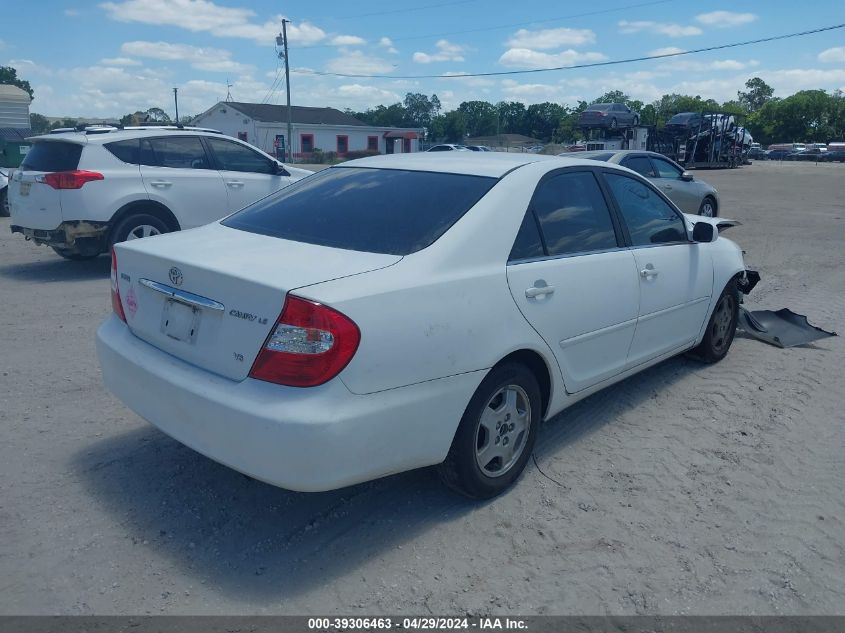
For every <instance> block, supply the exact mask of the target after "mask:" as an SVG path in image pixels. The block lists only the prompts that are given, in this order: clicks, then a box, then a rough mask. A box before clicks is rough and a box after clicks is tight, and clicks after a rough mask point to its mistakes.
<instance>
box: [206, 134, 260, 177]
mask: <svg viewBox="0 0 845 633" xmlns="http://www.w3.org/2000/svg"><path fill="white" fill-rule="evenodd" d="M206 140H207V141H208V144H209V145H210V146H211V151H213V152H214V156H215V158H217V162H218V164H219V165H220V169H222V170H224V171H246V172H252V173H256V174H272V173H274V171H275V169H274V165H273V163H272V162H271V161H270V160H269V159H267V158H265V157H264V156H262V155H261V154H259V153H258V152H255V151H253V150H251V149H249V148H248V147H244V146H243V145H241V144H239V143H235V142H234V141H227V140H226V139H222V138H206Z"/></svg>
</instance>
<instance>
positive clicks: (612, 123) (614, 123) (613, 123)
mask: <svg viewBox="0 0 845 633" xmlns="http://www.w3.org/2000/svg"><path fill="white" fill-rule="evenodd" d="M618 126H619V123H618V122H617V121H616V117H613V118H612V119H610V129H611V130H615V129H616V128H617V127H618Z"/></svg>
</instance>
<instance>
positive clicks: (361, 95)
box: [337, 84, 402, 104]
mask: <svg viewBox="0 0 845 633" xmlns="http://www.w3.org/2000/svg"><path fill="white" fill-rule="evenodd" d="M337 94H339V95H340V96H341V97H344V98H345V99H354V100H361V99H364V100H366V101H367V102H369V103H372V104H378V103H396V102H397V101H401V100H402V98H401V97H400V96H399V95H398V94H396V93H395V92H390V91H389V90H382V89H381V88H374V87H373V86H363V85H361V84H346V85H343V86H339V87H338V88H337Z"/></svg>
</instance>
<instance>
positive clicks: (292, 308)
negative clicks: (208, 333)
mask: <svg viewBox="0 0 845 633" xmlns="http://www.w3.org/2000/svg"><path fill="white" fill-rule="evenodd" d="M360 341H361V332H360V330H358V326H357V325H355V323H354V322H353V321H352V320H351V319H349V318H348V317H347V316H345V315H343V314H341V313H340V312H338V311H337V310H332V309H331V308H329V307H327V306H324V305H322V304H320V303H317V302H315V301H308V300H307V299H302V298H300V297H295V296H292V295H288V298H287V300H286V301H285V307H284V308H283V309H282V314H281V316H280V317H279V319H278V321H277V322H276V325H275V327H274V328H273V331H272V332H270V336H268V337H267V340H266V341H265V342H264V347H263V348H261V352H259V354H258V357H257V358H256V359H255V363H253V365H252V369H251V370H250V372H249V375H250V377H252V378H257V379H258V380H266V381H267V382H274V383H276V384H279V385H288V386H290V387H316V386H317V385H322V384H323V383H325V382H328V381H329V380H331V379H332V378H334V377H335V376H337V375H338V374H339V373H340V372H341V370H342V369H343V368H344V367H346V365H348V364H349V361H350V360H352V357H353V356H354V355H355V351H356V350H357V349H358V343H359V342H360Z"/></svg>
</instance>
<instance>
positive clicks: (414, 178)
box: [223, 167, 497, 255]
mask: <svg viewBox="0 0 845 633" xmlns="http://www.w3.org/2000/svg"><path fill="white" fill-rule="evenodd" d="M496 182H497V180H496V179H495V178H486V177H483V176H467V175H460V174H442V173H431V172H422V171H405V170H399V169H366V168H360V167H334V168H332V169H326V170H324V171H321V172H318V173H316V174H314V175H313V176H309V177H307V178H304V179H303V180H300V181H298V182H295V183H294V184H292V185H290V186H288V187H285V188H284V189H282V190H281V191H279V192H278V193H276V194H273V195H271V196H269V197H267V198H264V199H262V200H260V201H258V202H256V203H255V204H253V205H251V206H249V207H247V208H245V209H243V210H242V211H240V212H238V213H236V214H235V215H233V216H231V217H229V218H227V219H226V220H223V224H224V225H225V226H228V227H231V228H235V229H240V230H242V231H249V232H251V233H259V234H261V235H270V236H272V237H279V238H282V239H287V240H294V241H297V242H307V243H309V244H319V245H321V246H332V247H335V248H344V249H348V250H353V251H365V252H370V253H386V254H391V255H408V254H410V253H414V252H416V251H418V250H420V249H423V248H425V247H426V246H429V245H430V244H432V243H433V242H434V241H435V240H436V239H437V238H439V237H440V236H441V235H443V234H444V233H445V232H446V231H447V230H449V228H450V227H451V226H452V225H453V224H454V223H455V222H457V221H458V220H459V219H460V218H461V217H462V216H463V215H464V214H465V213H466V212H467V211H468V210H469V209H471V208H472V207H473V206H474V205H475V203H476V202H478V201H479V200H480V199H481V198H482V197H483V196H484V195H485V194H486V193H487V192H488V191H489V190H490V189H491V188H492V187H493V185H495V184H496Z"/></svg>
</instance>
